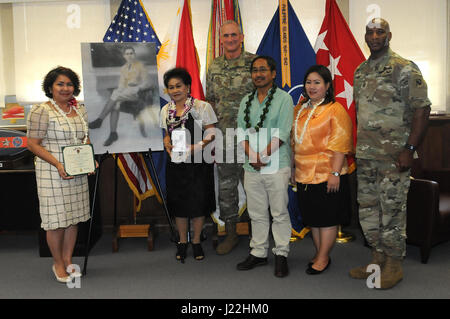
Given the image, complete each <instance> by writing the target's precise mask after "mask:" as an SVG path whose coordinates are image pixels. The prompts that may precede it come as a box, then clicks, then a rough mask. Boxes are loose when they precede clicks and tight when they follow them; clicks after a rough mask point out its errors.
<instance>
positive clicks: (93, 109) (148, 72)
mask: <svg viewBox="0 0 450 319" xmlns="http://www.w3.org/2000/svg"><path fill="white" fill-rule="evenodd" d="M81 55H82V62H83V79H84V97H85V104H86V106H87V109H88V118H89V132H90V139H91V142H92V144H93V145H94V150H95V154H103V153H106V152H109V153H126V152H144V151H148V150H149V148H150V149H152V150H162V133H161V129H160V128H159V109H160V108H159V106H160V104H159V93H158V92H159V91H158V71H157V65H156V47H155V44H154V43H133V42H127V43H82V44H81Z"/></svg>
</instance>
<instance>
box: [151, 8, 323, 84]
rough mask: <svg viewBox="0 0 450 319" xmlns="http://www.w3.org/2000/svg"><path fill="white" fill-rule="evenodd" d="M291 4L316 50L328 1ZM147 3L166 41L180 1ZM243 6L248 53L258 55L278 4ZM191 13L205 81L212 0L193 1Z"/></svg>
mask: <svg viewBox="0 0 450 319" xmlns="http://www.w3.org/2000/svg"><path fill="white" fill-rule="evenodd" d="M290 2H291V5H292V7H293V8H294V10H295V12H296V14H297V17H298V18H299V20H300V22H301V24H302V26H303V28H304V29H305V32H306V35H307V36H308V38H309V40H310V42H311V43H312V46H313V47H314V43H315V41H316V37H317V34H318V32H319V29H320V26H321V25H322V20H323V17H324V14H325V0H314V1H309V0H291V1H290ZM143 3H144V6H145V8H146V10H147V13H148V15H149V17H150V19H151V20H152V23H153V26H154V27H155V29H156V30H155V31H156V33H157V35H158V37H159V40H160V41H162V40H163V39H164V36H165V34H166V32H167V30H168V28H169V25H170V23H171V21H172V20H173V18H174V17H175V13H176V8H177V5H178V3H179V0H143ZM239 6H240V9H241V16H242V24H243V29H244V30H243V31H244V36H245V38H244V44H245V49H246V50H247V51H249V52H255V51H256V49H257V48H258V46H259V43H260V42H261V39H262V37H263V35H264V32H265V31H266V29H267V27H268V26H269V23H270V21H271V19H272V17H273V15H274V14H275V11H276V9H277V7H278V1H276V0H240V1H239ZM191 11H192V28H193V30H194V41H195V45H196V47H197V51H198V55H199V59H200V64H201V78H203V76H204V73H205V64H206V48H207V42H208V28H209V19H210V15H211V0H191ZM162 13H164V14H162Z"/></svg>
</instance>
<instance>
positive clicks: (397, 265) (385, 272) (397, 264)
mask: <svg viewBox="0 0 450 319" xmlns="http://www.w3.org/2000/svg"><path fill="white" fill-rule="evenodd" d="M402 279H403V268H402V259H401V258H395V257H390V256H386V261H385V262H384V265H383V267H381V274H380V289H390V288H392V287H394V286H395V285H396V284H397V283H398V282H399V281H400V280H402ZM375 288H377V287H375Z"/></svg>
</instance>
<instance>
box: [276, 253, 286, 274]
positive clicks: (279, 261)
mask: <svg viewBox="0 0 450 319" xmlns="http://www.w3.org/2000/svg"><path fill="white" fill-rule="evenodd" d="M288 274H289V268H288V264H287V258H286V257H284V256H277V255H275V276H276V277H280V278H282V277H286V276H287V275H288Z"/></svg>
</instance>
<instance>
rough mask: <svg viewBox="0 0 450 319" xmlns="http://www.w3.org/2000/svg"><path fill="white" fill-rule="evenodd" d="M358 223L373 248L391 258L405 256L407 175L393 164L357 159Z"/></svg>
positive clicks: (407, 173)
mask: <svg viewBox="0 0 450 319" xmlns="http://www.w3.org/2000/svg"><path fill="white" fill-rule="evenodd" d="M357 167H358V168H357V179H358V203H359V222H360V224H361V227H362V230H363V232H364V236H365V237H366V240H367V242H368V243H369V245H370V246H371V247H372V248H375V249H377V250H378V251H380V252H384V253H385V254H386V255H388V256H392V257H404V256H405V254H406V199H407V194H408V190H409V184H410V179H409V177H410V172H409V171H407V172H399V171H398V169H397V167H396V166H395V163H394V162H390V161H377V160H365V159H358V161H357Z"/></svg>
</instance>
